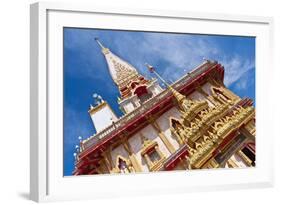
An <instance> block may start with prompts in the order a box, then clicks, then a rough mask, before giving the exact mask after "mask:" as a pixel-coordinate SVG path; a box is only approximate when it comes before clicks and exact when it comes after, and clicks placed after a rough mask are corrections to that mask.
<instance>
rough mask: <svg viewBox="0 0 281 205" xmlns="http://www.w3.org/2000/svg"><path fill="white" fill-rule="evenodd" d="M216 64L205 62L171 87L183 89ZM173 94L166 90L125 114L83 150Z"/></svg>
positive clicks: (87, 141) (84, 144) (84, 145)
mask: <svg viewBox="0 0 281 205" xmlns="http://www.w3.org/2000/svg"><path fill="white" fill-rule="evenodd" d="M215 64H216V63H213V62H210V61H205V62H204V63H203V64H201V65H200V66H198V67H197V68H195V69H194V70H193V71H192V72H190V73H188V74H186V75H184V76H183V77H182V78H180V79H179V80H177V81H176V82H175V83H173V84H172V85H171V86H172V87H174V88H175V89H177V88H180V87H182V86H183V85H185V84H187V83H188V82H189V81H191V80H192V79H194V77H197V76H198V75H200V74H202V73H204V72H205V71H206V70H207V69H209V68H210V65H215ZM170 95H171V93H170V92H169V90H167V89H166V90H164V91H162V92H161V93H159V94H158V95H156V96H154V97H153V98H151V99H149V100H147V101H146V102H145V103H144V104H142V105H141V106H140V107H138V108H136V109H134V110H133V111H132V112H130V113H128V114H125V115H124V116H122V117H120V118H119V119H118V121H116V122H114V123H113V124H112V125H110V126H108V127H106V128H104V129H103V130H102V131H100V132H98V133H96V134H95V135H93V136H92V137H90V138H89V139H87V140H86V141H85V142H84V143H83V149H87V148H89V147H91V146H92V145H93V144H95V143H97V142H98V141H99V140H100V139H102V138H104V137H106V136H107V135H109V134H110V133H112V131H114V130H116V129H119V128H120V127H122V126H123V125H126V124H127V123H128V122H129V121H131V120H133V119H135V118H136V117H138V116H140V115H141V114H142V113H144V112H145V111H147V110H149V109H150V108H152V107H153V106H154V105H156V104H157V103H158V102H160V101H161V100H163V99H165V98H167V97H168V96H170Z"/></svg>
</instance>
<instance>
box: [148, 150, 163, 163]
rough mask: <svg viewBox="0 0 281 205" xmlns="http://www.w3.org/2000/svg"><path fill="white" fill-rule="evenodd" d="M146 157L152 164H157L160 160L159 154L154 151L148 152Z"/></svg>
mask: <svg viewBox="0 0 281 205" xmlns="http://www.w3.org/2000/svg"><path fill="white" fill-rule="evenodd" d="M148 156H149V158H150V160H151V161H152V162H157V161H159V160H160V159H161V157H160V156H159V154H158V153H157V151H156V150H153V151H152V152H150V153H149V154H148Z"/></svg>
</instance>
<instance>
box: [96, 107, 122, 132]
mask: <svg viewBox="0 0 281 205" xmlns="http://www.w3.org/2000/svg"><path fill="white" fill-rule="evenodd" d="M91 118H92V121H93V124H94V126H95V129H96V131H97V132H100V131H101V130H103V129H104V128H106V127H107V126H109V125H111V124H112V120H113V121H116V120H117V117H116V115H115V114H114V113H113V112H112V110H111V109H110V107H109V105H105V106H104V107H103V108H101V109H100V110H98V111H97V112H95V113H93V114H91Z"/></svg>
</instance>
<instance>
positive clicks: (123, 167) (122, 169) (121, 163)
mask: <svg viewBox="0 0 281 205" xmlns="http://www.w3.org/2000/svg"><path fill="white" fill-rule="evenodd" d="M118 168H119V170H120V172H121V173H126V172H128V171H129V169H128V166H127V163H126V161H125V160H123V159H121V158H119V164H118Z"/></svg>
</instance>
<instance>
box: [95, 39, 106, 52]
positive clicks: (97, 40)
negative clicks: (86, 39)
mask: <svg viewBox="0 0 281 205" xmlns="http://www.w3.org/2000/svg"><path fill="white" fill-rule="evenodd" d="M95 40H96V42H97V43H98V44H99V46H100V47H101V48H102V49H105V47H104V46H103V45H102V43H101V42H100V41H99V38H98V37H95Z"/></svg>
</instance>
